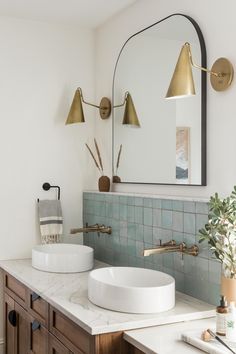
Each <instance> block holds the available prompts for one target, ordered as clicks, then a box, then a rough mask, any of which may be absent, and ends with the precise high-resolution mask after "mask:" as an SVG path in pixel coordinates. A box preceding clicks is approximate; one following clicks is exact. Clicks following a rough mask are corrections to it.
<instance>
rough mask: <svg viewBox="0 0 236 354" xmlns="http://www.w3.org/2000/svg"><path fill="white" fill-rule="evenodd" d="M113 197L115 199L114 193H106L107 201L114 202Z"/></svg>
mask: <svg viewBox="0 0 236 354" xmlns="http://www.w3.org/2000/svg"><path fill="white" fill-rule="evenodd" d="M112 199H113V195H112V194H109V193H106V194H105V201H106V202H108V203H112Z"/></svg>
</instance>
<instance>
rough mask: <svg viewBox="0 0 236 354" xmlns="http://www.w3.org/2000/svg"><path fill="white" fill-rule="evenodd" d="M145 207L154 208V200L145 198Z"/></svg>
mask: <svg viewBox="0 0 236 354" xmlns="http://www.w3.org/2000/svg"><path fill="white" fill-rule="evenodd" d="M143 205H144V207H146V208H152V198H143Z"/></svg>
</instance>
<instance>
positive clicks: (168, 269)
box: [162, 266, 174, 277]
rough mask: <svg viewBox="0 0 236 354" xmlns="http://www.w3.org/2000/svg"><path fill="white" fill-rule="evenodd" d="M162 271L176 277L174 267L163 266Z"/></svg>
mask: <svg viewBox="0 0 236 354" xmlns="http://www.w3.org/2000/svg"><path fill="white" fill-rule="evenodd" d="M162 271H163V272H164V273H166V274H169V275H171V276H172V277H174V269H171V268H167V267H165V266H163V267H162Z"/></svg>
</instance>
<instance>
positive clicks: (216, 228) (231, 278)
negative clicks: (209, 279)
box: [199, 186, 236, 301]
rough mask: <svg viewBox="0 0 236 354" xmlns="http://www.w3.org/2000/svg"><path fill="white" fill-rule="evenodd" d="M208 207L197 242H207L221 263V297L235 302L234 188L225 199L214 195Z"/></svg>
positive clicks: (235, 202)
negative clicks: (205, 221) (206, 218)
mask: <svg viewBox="0 0 236 354" xmlns="http://www.w3.org/2000/svg"><path fill="white" fill-rule="evenodd" d="M209 207H210V211H209V215H208V223H207V224H206V225H205V227H204V228H202V229H201V230H199V233H200V240H199V242H203V241H207V242H208V244H209V245H210V249H211V251H212V252H213V255H214V256H215V257H216V259H217V260H218V261H219V262H221V263H222V276H221V293H222V295H225V296H226V298H227V300H228V301H236V186H234V189H233V191H232V193H231V194H230V196H229V197H227V198H224V199H220V198H219V196H218V193H215V195H214V196H212V197H211V198H210V202H209Z"/></svg>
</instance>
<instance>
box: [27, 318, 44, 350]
mask: <svg viewBox="0 0 236 354" xmlns="http://www.w3.org/2000/svg"><path fill="white" fill-rule="evenodd" d="M30 317H31V316H30ZM36 322H37V321H36V320H35V319H34V318H33V317H31V320H30V324H29V338H30V350H31V352H32V353H34V354H47V353H48V331H47V329H46V328H45V327H44V326H42V325H41V324H40V323H39V322H37V323H36Z"/></svg>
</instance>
